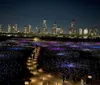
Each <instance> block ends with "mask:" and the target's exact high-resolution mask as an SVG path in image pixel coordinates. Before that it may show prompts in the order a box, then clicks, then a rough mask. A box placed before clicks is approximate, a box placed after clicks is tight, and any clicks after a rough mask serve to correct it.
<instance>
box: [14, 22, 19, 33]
mask: <svg viewBox="0 0 100 85" xmlns="http://www.w3.org/2000/svg"><path fill="white" fill-rule="evenodd" d="M14 28H15V29H14V32H18V26H17V24H15V25H14Z"/></svg>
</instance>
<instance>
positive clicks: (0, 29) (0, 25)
mask: <svg viewBox="0 0 100 85" xmlns="http://www.w3.org/2000/svg"><path fill="white" fill-rule="evenodd" d="M0 32H2V24H0Z"/></svg>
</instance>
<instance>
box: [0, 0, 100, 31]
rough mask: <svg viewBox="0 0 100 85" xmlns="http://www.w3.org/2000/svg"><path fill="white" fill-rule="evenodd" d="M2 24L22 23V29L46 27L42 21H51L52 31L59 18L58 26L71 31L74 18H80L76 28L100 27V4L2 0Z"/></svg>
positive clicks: (90, 2) (49, 24) (85, 1)
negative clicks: (24, 27) (25, 27)
mask: <svg viewBox="0 0 100 85" xmlns="http://www.w3.org/2000/svg"><path fill="white" fill-rule="evenodd" d="M0 10H1V11H0V24H3V25H4V29H5V30H6V28H7V24H8V23H12V24H18V28H19V29H20V30H21V31H22V30H23V26H24V25H25V24H26V25H29V24H30V25H32V29H35V28H36V26H40V27H41V28H42V20H44V19H46V20H47V27H48V30H49V31H51V28H52V24H53V23H54V22H55V21H56V22H57V25H58V26H60V27H62V28H63V29H64V32H68V30H69V29H70V23H71V20H73V19H74V20H75V21H76V28H93V27H98V28H100V23H99V22H100V18H99V15H100V11H99V10H100V5H99V2H98V0H95V1H93V0H88V1H87V0H84V1H79V0H67V1H65V0H64V1H61V0H57V1H56V0H50V1H46V0H42V1H40V0H37V1H32V0H30V1H28V0H26V1H24V0H21V1H19V0H9V1H6V2H5V0H1V3H0Z"/></svg>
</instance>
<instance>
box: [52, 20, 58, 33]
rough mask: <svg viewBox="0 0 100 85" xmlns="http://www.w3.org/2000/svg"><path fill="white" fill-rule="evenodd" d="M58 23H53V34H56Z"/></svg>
mask: <svg viewBox="0 0 100 85" xmlns="http://www.w3.org/2000/svg"><path fill="white" fill-rule="evenodd" d="M56 29H57V24H56V22H55V23H54V24H53V25H52V34H56Z"/></svg>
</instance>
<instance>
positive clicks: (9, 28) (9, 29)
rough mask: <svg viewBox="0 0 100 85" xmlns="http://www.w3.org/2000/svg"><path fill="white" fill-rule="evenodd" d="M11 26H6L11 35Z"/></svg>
mask: <svg viewBox="0 0 100 85" xmlns="http://www.w3.org/2000/svg"><path fill="white" fill-rule="evenodd" d="M11 31H12V30H11V24H8V33H11Z"/></svg>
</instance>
